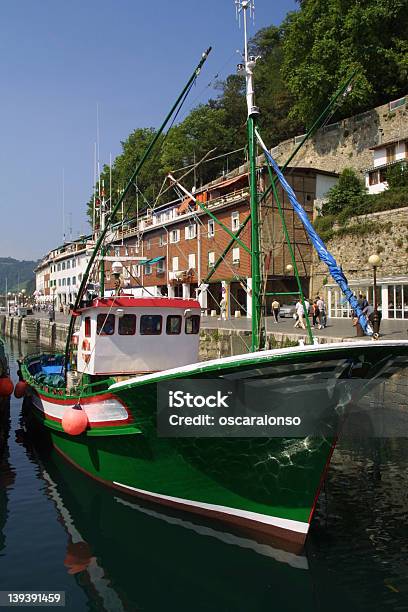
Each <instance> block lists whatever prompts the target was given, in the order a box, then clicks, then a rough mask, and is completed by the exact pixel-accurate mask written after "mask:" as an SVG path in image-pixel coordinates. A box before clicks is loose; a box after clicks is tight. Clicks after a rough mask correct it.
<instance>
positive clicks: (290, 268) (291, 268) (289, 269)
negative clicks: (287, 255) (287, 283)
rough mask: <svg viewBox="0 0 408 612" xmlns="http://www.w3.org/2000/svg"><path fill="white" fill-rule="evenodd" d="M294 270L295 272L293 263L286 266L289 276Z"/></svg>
mask: <svg viewBox="0 0 408 612" xmlns="http://www.w3.org/2000/svg"><path fill="white" fill-rule="evenodd" d="M292 272H293V266H292V264H288V265H287V266H286V273H287V275H288V276H289V274H292Z"/></svg>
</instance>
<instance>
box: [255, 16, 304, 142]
mask: <svg viewBox="0 0 408 612" xmlns="http://www.w3.org/2000/svg"><path fill="white" fill-rule="evenodd" d="M251 53H253V55H255V56H258V57H260V59H259V60H258V62H257V64H256V67H255V71H254V78H255V84H256V99H255V102H256V104H257V105H258V106H259V107H260V109H261V116H260V129H261V132H262V135H263V138H264V140H265V142H267V143H268V145H269V146H270V147H273V146H275V145H277V144H278V143H279V142H281V141H282V140H286V139H287V138H290V137H291V136H293V135H295V134H298V133H300V132H302V131H303V129H304V125H303V123H302V121H299V120H298V119H296V118H293V117H291V116H289V112H288V111H289V110H290V108H291V107H292V105H293V103H294V96H293V95H292V94H291V93H290V92H289V90H288V88H287V85H286V79H285V75H284V73H283V71H282V69H281V68H282V62H283V30H282V28H277V27H275V26H270V27H268V28H263V29H262V30H260V31H259V32H258V33H257V34H256V35H255V36H254V38H253V39H252V40H251Z"/></svg>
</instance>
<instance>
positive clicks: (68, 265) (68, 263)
mask: <svg viewBox="0 0 408 612" xmlns="http://www.w3.org/2000/svg"><path fill="white" fill-rule="evenodd" d="M70 267H71V261H70V260H69V259H68V261H67V270H69V269H70Z"/></svg>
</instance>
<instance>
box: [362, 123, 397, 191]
mask: <svg viewBox="0 0 408 612" xmlns="http://www.w3.org/2000/svg"><path fill="white" fill-rule="evenodd" d="M370 150H371V151H372V152H373V165H372V166H371V167H370V168H367V169H366V170H365V184H366V187H367V189H368V193H370V194H375V193H381V192H382V191H385V190H386V189H388V183H387V180H386V176H387V170H388V168H390V166H393V165H395V164H398V163H401V162H404V161H405V163H407V164H408V128H407V134H406V135H405V137H401V138H399V139H396V140H390V141H388V142H383V143H381V144H378V145H376V146H374V147H371V149H370Z"/></svg>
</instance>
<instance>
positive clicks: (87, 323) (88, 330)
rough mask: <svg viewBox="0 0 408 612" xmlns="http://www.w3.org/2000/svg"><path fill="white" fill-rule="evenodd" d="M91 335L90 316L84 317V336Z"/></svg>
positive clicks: (88, 336)
mask: <svg viewBox="0 0 408 612" xmlns="http://www.w3.org/2000/svg"><path fill="white" fill-rule="evenodd" d="M90 337H91V317H85V338H90Z"/></svg>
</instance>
